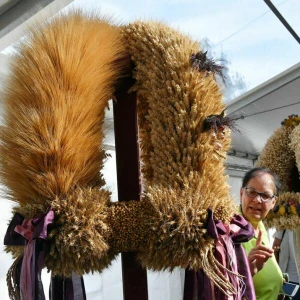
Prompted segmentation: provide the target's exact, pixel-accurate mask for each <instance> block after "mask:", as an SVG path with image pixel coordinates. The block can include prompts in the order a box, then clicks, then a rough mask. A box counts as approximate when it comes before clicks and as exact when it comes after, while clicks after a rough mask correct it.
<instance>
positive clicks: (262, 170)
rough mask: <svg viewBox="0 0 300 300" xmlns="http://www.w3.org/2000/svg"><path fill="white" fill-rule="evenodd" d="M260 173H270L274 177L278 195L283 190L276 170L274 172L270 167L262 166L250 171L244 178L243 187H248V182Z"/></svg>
mask: <svg viewBox="0 0 300 300" xmlns="http://www.w3.org/2000/svg"><path fill="white" fill-rule="evenodd" d="M259 174H269V175H271V176H272V177H273V183H274V185H275V189H276V191H275V194H276V195H278V194H279V192H280V190H281V185H282V184H281V181H280V179H279V177H278V175H277V174H276V173H275V172H273V171H272V170H270V169H269V168H264V167H260V168H253V169H251V170H250V171H248V172H247V173H246V174H245V176H244V178H243V183H242V187H246V186H247V184H248V182H249V181H250V180H251V179H252V178H254V177H256V176H258V175H259Z"/></svg>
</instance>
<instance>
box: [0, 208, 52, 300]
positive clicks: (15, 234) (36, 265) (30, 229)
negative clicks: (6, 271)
mask: <svg viewBox="0 0 300 300" xmlns="http://www.w3.org/2000/svg"><path fill="white" fill-rule="evenodd" d="M53 220H54V212H53V211H52V210H51V209H48V210H47V212H46V213H45V214H42V213H40V214H39V215H38V216H37V217H36V218H34V219H24V218H23V217H22V216H21V215H20V214H15V215H14V217H13V219H12V221H11V222H10V224H9V226H8V229H7V232H6V235H5V237H4V245H25V250H24V256H23V260H22V265H21V268H20V272H18V273H19V274H17V275H18V276H17V277H19V278H18V279H17V281H18V282H17V285H18V286H19V287H20V291H21V295H22V298H23V299H35V300H44V299H45V294H44V290H43V285H42V281H41V272H42V269H43V266H44V257H45V247H44V243H41V240H45V239H46V238H47V228H48V225H49V224H52V223H53ZM36 283H37V284H36Z"/></svg>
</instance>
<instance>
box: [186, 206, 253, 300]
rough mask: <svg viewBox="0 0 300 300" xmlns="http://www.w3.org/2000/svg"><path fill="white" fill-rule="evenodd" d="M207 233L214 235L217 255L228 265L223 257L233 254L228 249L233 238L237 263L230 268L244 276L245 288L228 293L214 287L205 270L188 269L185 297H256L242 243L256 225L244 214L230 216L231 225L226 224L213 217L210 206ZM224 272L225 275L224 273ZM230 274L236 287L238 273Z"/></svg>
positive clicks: (192, 299) (223, 299)
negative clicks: (228, 294)
mask: <svg viewBox="0 0 300 300" xmlns="http://www.w3.org/2000/svg"><path fill="white" fill-rule="evenodd" d="M207 233H208V234H209V235H210V236H211V237H213V238H214V239H215V241H216V251H215V257H216V259H217V260H218V261H219V262H220V263H222V265H224V266H225V267H228V265H227V264H228V261H227V260H226V257H225V258H224V256H228V255H230V253H228V251H229V248H232V242H233V244H234V248H233V250H234V252H235V253H231V255H232V254H234V255H232V256H233V257H234V259H233V260H235V262H234V261H233V263H235V266H231V269H232V270H233V271H236V272H237V273H239V274H240V275H242V276H243V278H242V280H243V282H244V289H243V290H242V291H241V294H239V295H232V297H228V296H226V295H225V294H224V293H222V292H221V291H220V290H219V289H218V288H216V287H214V285H213V283H212V282H211V280H210V279H209V278H208V277H207V276H206V274H205V273H204V272H203V270H199V271H197V272H195V271H191V270H186V271H185V287H184V300H200V299H201V300H211V299H215V300H227V299H236V300H237V299H247V300H255V299H256V296H255V291H254V287H253V281H252V276H251V273H250V269H249V265H248V259H247V256H246V253H245V251H244V248H243V247H242V245H241V243H244V242H247V241H249V240H250V239H252V238H253V236H254V229H253V227H252V226H251V224H249V222H247V221H246V220H245V219H244V218H243V217H242V216H240V215H235V216H234V218H233V219H232V220H231V222H230V225H227V226H226V225H224V224H223V223H222V222H221V221H216V220H214V218H213V213H212V211H211V210H210V209H208V222H207ZM231 241H232V242H231ZM231 250H232V249H231ZM225 260H226V262H225ZM223 274H224V275H225V273H223ZM227 276H228V279H229V280H230V282H231V283H232V284H233V285H234V286H235V288H237V286H236V285H237V281H236V279H235V278H234V277H236V276H234V275H232V274H229V273H228V274H227Z"/></svg>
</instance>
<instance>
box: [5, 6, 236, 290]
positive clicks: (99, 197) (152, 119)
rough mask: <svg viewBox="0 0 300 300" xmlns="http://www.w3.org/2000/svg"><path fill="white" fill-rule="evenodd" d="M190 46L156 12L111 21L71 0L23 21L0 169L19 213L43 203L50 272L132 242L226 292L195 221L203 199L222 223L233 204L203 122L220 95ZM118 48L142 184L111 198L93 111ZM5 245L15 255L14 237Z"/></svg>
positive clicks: (98, 112) (153, 262)
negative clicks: (48, 14) (50, 15)
mask: <svg viewBox="0 0 300 300" xmlns="http://www.w3.org/2000/svg"><path fill="white" fill-rule="evenodd" d="M198 47H199V46H198V45H197V43H195V42H193V41H191V40H190V39H189V38H188V37H186V36H184V35H181V34H180V33H178V32H177V31H175V30H172V29H170V28H169V27H167V26H166V25H164V24H162V23H155V22H149V23H145V22H136V23H133V24H129V25H127V26H123V27H118V26H115V25H113V24H112V22H111V21H109V20H107V19H101V18H99V17H97V16H94V15H83V14H81V13H79V12H75V13H71V14H70V13H69V14H68V15H67V16H64V15H61V16H59V17H57V18H54V19H53V20H51V21H50V22H49V23H47V24H46V25H44V26H43V27H42V28H38V29H32V30H31V31H30V34H29V36H28V38H27V39H26V40H25V41H24V42H22V43H21V44H20V46H19V52H18V53H17V54H16V55H15V57H14V60H13V65H12V72H11V73H12V75H11V77H10V79H9V81H8V83H7V86H8V89H7V92H6V96H5V115H4V126H3V128H2V129H1V156H0V163H1V180H2V183H3V184H4V185H5V186H6V187H7V188H8V195H9V197H10V199H11V200H12V201H14V202H15V203H16V207H15V209H14V211H15V212H18V213H19V214H21V215H22V216H24V217H25V218H28V219H32V218H34V217H35V216H37V215H38V214H39V213H40V212H43V213H45V212H46V211H47V210H48V209H49V208H51V209H52V210H53V212H54V216H55V217H54V222H53V224H51V226H50V227H49V228H48V229H49V232H48V237H47V240H46V242H47V245H48V246H49V251H48V252H47V253H46V261H45V264H46V267H47V268H48V269H49V270H51V271H52V272H53V274H58V275H64V276H70V274H71V273H72V272H73V271H75V272H76V273H78V274H80V275H81V274H84V273H87V272H90V271H102V270H103V268H105V267H107V266H108V265H109V264H110V262H111V261H112V259H114V257H115V255H117V254H118V253H119V252H122V251H139V255H138V257H139V260H140V261H141V263H142V265H144V266H147V267H149V268H152V269H154V270H162V269H171V270H172V269H173V268H174V267H176V266H181V267H185V268H190V269H194V270H198V269H203V270H204V272H205V273H206V274H207V276H208V277H209V278H210V279H211V280H212V281H213V282H214V284H215V285H216V286H217V287H219V288H220V289H221V290H222V291H223V292H224V293H225V294H227V295H228V294H232V293H236V291H235V290H234V288H233V286H232V284H231V283H230V281H229V280H228V278H227V277H226V276H225V275H224V271H225V268H224V266H222V265H220V264H219V263H218V262H217V260H216V259H215V257H214V249H215V245H214V239H213V238H212V237H210V236H209V235H208V234H207V230H206V225H207V224H206V223H207V209H209V208H210V209H211V210H212V211H213V213H214V216H215V218H216V219H218V220H221V221H222V222H224V223H229V221H230V220H231V218H232V216H233V214H234V212H235V206H234V202H233V201H232V199H231V198H230V195H229V188H228V185H227V183H226V177H225V175H224V173H225V169H224V157H225V154H226V151H227V150H228V149H229V144H230V134H229V130H225V131H224V136H222V145H223V147H222V149H221V150H220V151H216V150H215V149H214V147H213V146H212V145H211V132H209V131H204V130H203V124H204V121H205V119H206V118H207V117H208V116H210V115H214V114H221V113H222V111H223V110H224V104H223V103H222V102H221V93H220V91H219V87H218V85H217V84H216V81H215V78H214V75H213V74H212V73H208V72H206V71H201V72H199V71H197V70H195V69H193V68H192V67H191V60H190V59H191V55H192V54H194V53H197V52H199V50H200V49H199V48H198ZM126 57H131V59H132V62H133V64H134V72H133V77H134V78H135V80H136V82H135V85H134V86H133V88H132V90H135V91H136V92H137V97H138V120H139V138H140V148H141V160H142V175H143V186H144V192H143V195H142V199H141V201H130V202H127V203H116V204H113V203H111V202H110V193H109V192H108V191H107V190H106V189H105V188H104V185H105V182H104V179H103V176H102V174H101V170H102V168H103V161H104V159H105V157H106V155H105V153H104V151H103V150H102V149H101V145H102V140H103V125H104V124H103V118H104V114H105V108H106V107H107V103H108V100H109V99H111V98H112V97H113V93H114V89H115V86H116V84H117V83H118V82H119V80H120V79H121V78H122V77H124V76H131V69H129V61H128V60H127V59H126ZM133 200H137V199H133ZM7 250H8V251H11V252H12V253H13V254H14V255H15V256H16V257H18V258H19V257H20V247H12V246H8V247H7ZM228 271H229V272H230V270H228Z"/></svg>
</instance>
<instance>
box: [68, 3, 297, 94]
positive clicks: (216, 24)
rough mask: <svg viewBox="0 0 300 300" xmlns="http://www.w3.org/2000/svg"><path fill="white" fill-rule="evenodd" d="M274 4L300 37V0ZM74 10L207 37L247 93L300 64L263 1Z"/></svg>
mask: <svg viewBox="0 0 300 300" xmlns="http://www.w3.org/2000/svg"><path fill="white" fill-rule="evenodd" d="M272 2H273V4H274V5H275V6H276V7H277V8H278V9H279V11H280V12H281V14H282V15H283V16H284V17H285V18H286V20H287V21H288V22H289V23H290V25H291V26H292V27H293V28H294V30H295V31H296V32H297V33H298V35H300V18H299V12H300V1H299V0H273V1H272ZM70 6H71V7H74V6H75V7H82V8H84V9H86V10H93V11H95V10H99V11H100V12H101V13H103V14H108V15H112V16H114V17H115V18H116V19H117V20H118V21H120V22H121V23H129V22H133V21H134V20H137V19H142V20H149V19H152V20H159V21H164V22H166V23H167V24H169V25H170V26H172V27H174V28H175V29H178V30H180V31H182V32H184V33H186V34H188V35H190V36H192V37H193V38H194V39H196V40H199V41H200V40H202V39H204V38H208V39H209V40H210V42H211V43H212V44H214V45H216V46H215V47H214V48H213V49H212V51H213V52H214V54H215V55H216V56H219V55H220V53H221V52H223V53H224V54H225V55H226V57H227V59H228V61H229V62H230V66H229V67H230V72H231V74H234V73H236V72H237V73H239V74H240V75H241V76H243V77H244V80H245V82H246V85H247V90H249V89H252V88H254V87H255V86H257V85H259V84H261V83H263V82H265V81H266V80H268V79H270V78H272V77H273V76H275V75H277V74H279V73H281V72H283V71H285V70H286V69H288V68H289V67H291V66H293V65H294V64H296V63H298V62H299V61H300V51H299V50H300V45H299V44H298V43H297V42H296V41H295V40H294V38H293V37H292V36H291V34H290V33H289V32H288V31H287V29H286V28H285V27H284V26H283V25H282V24H281V22H280V21H279V20H278V19H277V17H276V16H275V15H274V14H273V13H272V12H271V11H270V9H269V7H268V6H267V5H266V4H265V2H264V1H263V0H226V1H224V0H214V1H204V0H143V1H140V0H129V1H128V0H127V1H126V0H110V1H97V0H75V1H74V2H73V3H72V4H71V5H70ZM236 96H238V92H237V93H235V94H233V95H232V97H231V98H234V97H236Z"/></svg>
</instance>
